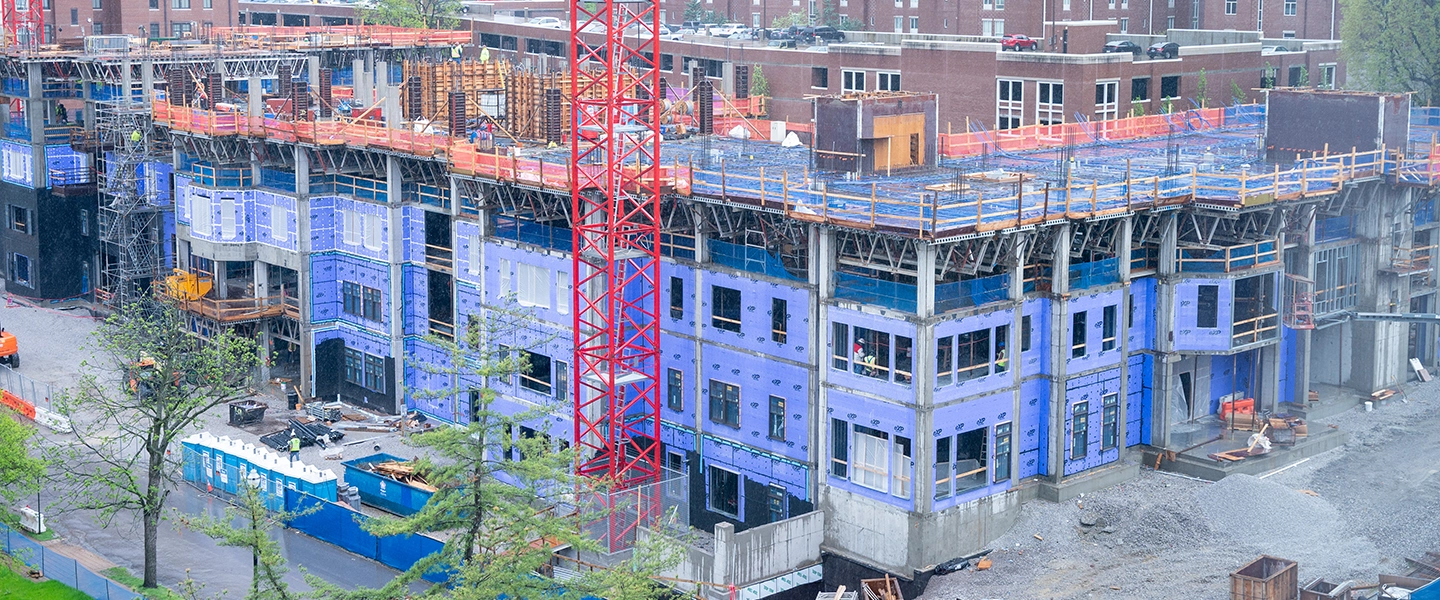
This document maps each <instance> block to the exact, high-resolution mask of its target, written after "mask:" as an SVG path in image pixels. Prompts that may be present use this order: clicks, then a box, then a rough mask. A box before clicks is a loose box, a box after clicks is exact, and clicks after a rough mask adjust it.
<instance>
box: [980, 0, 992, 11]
mask: <svg viewBox="0 0 1440 600" xmlns="http://www.w3.org/2000/svg"><path fill="white" fill-rule="evenodd" d="M980 10H995V0H980Z"/></svg>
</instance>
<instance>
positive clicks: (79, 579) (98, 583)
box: [0, 524, 141, 600]
mask: <svg viewBox="0 0 1440 600" xmlns="http://www.w3.org/2000/svg"><path fill="white" fill-rule="evenodd" d="M0 531H4V533H5V553H6V554H9V555H10V556H14V557H15V558H18V559H20V561H21V562H23V563H25V565H26V566H28V567H30V568H32V569H37V570H39V571H40V573H41V574H42V575H44V576H45V577H47V578H49V579H51V580H52V581H58V582H60V583H63V584H65V585H68V586H70V587H72V588H75V589H77V590H80V591H81V592H82V593H84V594H85V595H86V596H89V597H91V598H94V599H95V600H133V599H136V598H141V596H140V594H137V593H135V592H132V591H130V590H128V589H126V588H125V586H122V585H120V584H118V583H115V582H113V581H110V580H109V579H106V578H105V577H103V576H101V575H99V574H97V573H95V572H94V571H91V570H90V569H87V568H85V567H84V566H82V565H81V564H80V563H79V562H77V561H76V560H75V559H73V558H70V557H68V556H64V555H62V554H60V553H59V552H56V551H54V550H51V549H49V548H46V547H45V546H42V545H40V542H37V541H35V540H32V539H30V538H28V537H26V536H25V534H23V533H20V532H18V531H15V530H14V529H11V528H10V527H9V526H7V525H4V524H0Z"/></svg>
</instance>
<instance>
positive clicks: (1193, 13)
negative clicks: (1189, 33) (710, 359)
mask: <svg viewBox="0 0 1440 600" xmlns="http://www.w3.org/2000/svg"><path fill="white" fill-rule="evenodd" d="M1190 26H1191V27H1199V26H1200V3H1199V2H1191V3H1190Z"/></svg>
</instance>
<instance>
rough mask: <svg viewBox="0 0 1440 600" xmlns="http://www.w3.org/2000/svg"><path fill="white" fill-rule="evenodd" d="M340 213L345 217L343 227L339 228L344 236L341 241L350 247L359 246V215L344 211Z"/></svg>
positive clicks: (351, 211) (360, 226)
mask: <svg viewBox="0 0 1440 600" xmlns="http://www.w3.org/2000/svg"><path fill="white" fill-rule="evenodd" d="M340 212H341V214H343V215H344V217H345V225H344V226H342V228H341V230H342V232H343V234H344V237H343V239H344V241H345V243H346V244H348V245H351V246H359V245H360V233H361V228H362V227H363V226H362V225H361V224H360V213H358V212H355V211H353V210H344V211H340Z"/></svg>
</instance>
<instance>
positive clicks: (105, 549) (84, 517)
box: [50, 485, 397, 597]
mask: <svg viewBox="0 0 1440 600" xmlns="http://www.w3.org/2000/svg"><path fill="white" fill-rule="evenodd" d="M167 504H168V506H169V507H171V508H173V509H176V510H178V511H179V512H183V513H186V514H192V515H200V514H206V515H211V516H219V515H221V514H223V512H224V510H225V506H226V502H225V501H224V500H221V499H219V498H216V497H214V496H211V495H209V494H206V493H204V492H201V491H200V490H197V489H195V488H193V487H191V486H189V485H183V486H180V487H179V488H178V489H176V490H175V491H174V492H172V493H171V494H170V498H169V502H168V503H167ZM50 525H51V526H52V527H53V528H54V529H55V531H56V533H57V534H59V535H61V536H64V537H65V538H66V541H67V542H69V543H72V544H77V545H80V546H83V547H85V548H87V549H89V550H91V551H93V552H95V553H97V554H100V555H101V556H104V557H105V558H108V559H110V560H111V561H114V562H115V564H117V565H120V566H122V567H125V568H127V569H129V570H130V572H131V573H132V574H134V575H136V576H137V577H138V576H139V575H140V573H141V572H142V565H143V564H144V563H143V561H144V556H143V544H142V542H141V539H142V538H141V534H140V526H139V519H138V518H134V517H133V516H132V515H130V514H129V513H121V514H118V515H116V518H115V521H114V522H112V523H110V524H109V525H108V526H105V525H102V524H101V523H99V522H97V521H96V520H95V518H94V513H89V512H69V513H64V514H59V515H55V516H54V517H53V518H52V520H51V522H50ZM273 537H274V538H275V539H276V540H277V541H279V542H280V550H281V552H282V553H283V554H284V556H285V558H286V559H287V560H288V564H289V566H290V568H291V570H290V573H288V574H287V575H286V580H287V581H289V582H290V584H291V585H292V586H295V587H296V588H297V589H309V586H308V585H306V584H305V578H304V575H303V574H302V573H301V569H302V568H303V569H304V570H305V571H306V572H308V573H309V574H311V575H315V576H317V577H320V578H321V579H324V580H326V581H329V582H331V583H333V584H336V585H339V586H342V587H345V588H355V587H361V586H363V587H379V586H381V585H384V584H385V583H386V582H388V581H390V579H391V578H393V577H395V575H396V574H397V571H395V570H394V569H391V568H390V567H387V566H385V565H382V564H380V563H378V562H375V561H373V560H369V559H366V558H362V557H360V556H358V555H355V554H351V553H349V552H346V551H344V550H341V549H340V548H338V547H336V546H333V545H331V544H328V543H325V542H322V541H320V540H317V539H315V538H312V537H309V536H307V535H304V534H302V533H299V532H297V531H295V530H293V529H283V530H281V529H277V530H276V531H275V532H274V533H273ZM158 544H159V547H158V552H159V560H158V565H159V569H160V571H159V576H160V582H161V583H162V584H164V585H167V586H171V587H173V586H174V585H175V584H176V583H178V582H180V581H181V580H183V579H185V577H186V570H187V569H188V570H189V577H191V578H193V579H194V580H195V581H197V582H200V583H203V584H205V591H206V593H207V594H211V595H213V594H217V593H219V592H220V591H222V590H229V592H230V594H229V595H230V596H232V597H233V596H236V595H240V596H243V595H244V593H245V591H246V590H248V589H249V587H250V571H251V557H250V553H249V552H248V551H246V550H245V549H244V548H231V547H223V546H219V545H217V544H216V542H215V541H214V540H212V539H210V538H208V537H205V536H204V535H201V534H199V533H196V532H193V531H188V530H185V529H184V528H183V527H182V526H181V525H180V524H179V523H178V520H177V519H175V518H174V517H173V516H170V517H167V519H166V520H165V521H163V522H161V524H160V539H159V542H158Z"/></svg>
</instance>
